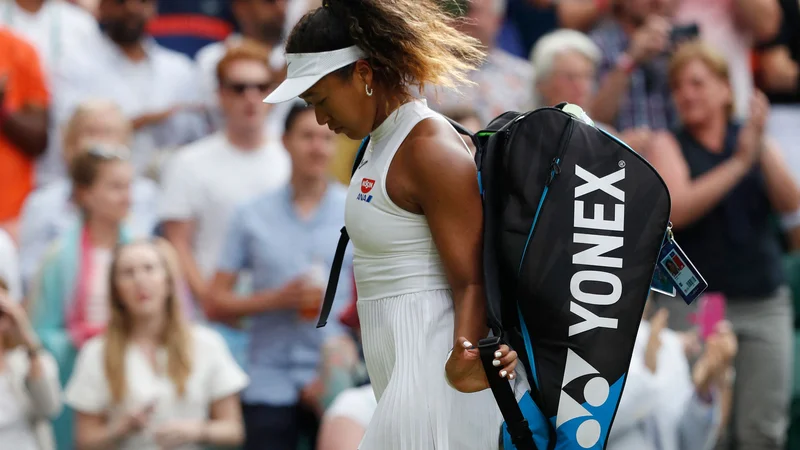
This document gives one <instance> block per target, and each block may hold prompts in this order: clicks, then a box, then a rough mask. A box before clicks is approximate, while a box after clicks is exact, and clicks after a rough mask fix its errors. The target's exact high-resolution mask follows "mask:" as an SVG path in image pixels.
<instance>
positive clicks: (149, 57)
mask: <svg viewBox="0 0 800 450" xmlns="http://www.w3.org/2000/svg"><path fill="white" fill-rule="evenodd" d="M157 7H158V5H157V1H156V0H101V1H100V5H99V9H98V13H99V18H98V19H99V22H100V27H101V30H102V31H103V33H102V34H101V35H100V36H99V38H98V39H96V40H95V42H87V45H86V47H85V51H84V54H83V55H81V57H80V58H76V60H75V61H74V62H73V63H72V64H70V65H69V66H68V67H65V68H64V70H63V71H62V72H61V73H60V74H59V75H60V76H59V77H58V81H57V85H56V88H55V89H54V93H55V96H56V98H55V104H56V106H55V108H56V112H55V114H56V120H57V122H56V124H59V125H60V124H62V123H63V120H65V119H66V118H67V117H69V115H70V114H71V112H72V110H73V109H74V108H75V106H76V105H78V104H80V103H81V102H83V101H85V100H86V99H87V98H89V97H100V98H105V99H108V100H113V101H114V102H116V103H117V104H118V105H120V107H121V108H122V110H123V112H124V113H125V115H126V116H127V117H128V118H130V119H131V120H132V121H133V126H134V132H135V135H134V141H133V145H132V161H133V164H134V166H135V168H136V170H137V172H138V173H139V174H141V173H144V172H145V171H146V170H147V169H150V168H151V166H152V165H153V164H154V163H157V162H158V159H157V156H159V150H163V149H170V148H175V147H178V146H181V145H184V144H187V143H190V142H192V141H194V140H196V139H198V138H200V137H202V136H204V135H205V134H207V131H208V126H207V121H206V119H205V116H204V114H203V113H202V107H201V99H200V98H199V97H198V94H197V92H196V88H195V81H196V80H195V78H196V73H197V72H196V69H195V67H194V65H193V63H192V61H191V59H189V58H188V57H186V56H185V55H182V54H180V53H177V52H175V51H172V50H168V49H166V48H164V47H162V46H160V45H159V44H157V43H156V42H155V41H154V40H153V38H152V37H150V36H148V35H147V34H146V32H145V29H146V25H147V23H148V22H149V20H150V19H151V18H152V17H153V16H154V15H155V14H156V11H157ZM52 141H53V142H52V144H53V145H56V146H57V145H59V141H60V140H59V139H54V140H52ZM53 145H51V149H50V150H49V152H50V155H53V154H54V155H57V156H58V155H61V151H60V149H54V148H53ZM48 156H49V155H48ZM59 159H60V158H59ZM59 166H60V167H59V168H58V169H60V170H54V171H53V172H54V173H53V174H54V175H61V174H63V164H60V163H59Z"/></svg>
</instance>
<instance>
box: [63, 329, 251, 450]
mask: <svg viewBox="0 0 800 450" xmlns="http://www.w3.org/2000/svg"><path fill="white" fill-rule="evenodd" d="M191 333H192V341H191V345H192V372H191V374H190V375H189V379H188V380H187V383H186V392H185V394H184V396H182V397H181V396H179V394H178V392H177V387H176V386H175V385H174V383H173V382H172V380H171V379H170V378H169V376H168V375H167V374H166V370H161V371H156V370H154V368H153V366H152V365H151V364H150V362H149V360H148V358H147V356H146V355H145V353H144V352H142V351H141V350H139V348H138V347H137V346H136V345H133V344H132V345H128V347H127V349H126V353H125V379H126V381H127V386H126V389H127V395H126V397H125V399H124V400H123V401H122V402H121V404H119V405H115V404H113V402H112V398H111V392H110V390H109V384H108V380H107V379H106V377H105V369H104V362H103V361H104V360H103V358H104V348H105V338H104V337H103V336H98V337H96V338H93V339H91V340H89V341H88V342H87V343H86V345H85V346H84V347H83V348H82V349H81V351H80V353H79V354H78V359H77V361H76V363H75V370H74V372H73V374H72V377H71V378H70V380H69V382H68V383H67V386H66V389H65V392H64V393H65V397H66V404H67V405H69V406H70V407H72V408H73V409H74V410H76V411H80V412H83V413H86V414H109V415H110V417H112V418H116V417H119V416H120V415H122V414H124V413H126V412H127V413H130V412H133V411H139V410H140V409H142V408H144V407H146V406H147V405H149V404H151V403H153V402H154V404H155V408H154V412H153V415H152V416H151V420H150V422H149V426H148V428H147V429H146V430H145V431H144V432H140V433H136V434H133V435H130V436H128V437H127V438H126V439H124V440H123V441H121V442H120V444H119V447H117V448H118V450H160V448H159V447H158V446H157V445H156V443H155V442H154V440H153V433H152V430H154V429H156V428H157V427H158V426H159V425H162V424H166V423H168V422H170V421H173V420H178V421H180V420H206V419H208V417H209V413H210V407H211V404H212V403H213V402H215V401H217V400H221V399H223V398H225V397H228V396H230V395H232V394H237V393H239V392H240V391H241V390H242V389H244V387H245V386H247V384H248V383H249V379H248V377H247V375H246V374H245V373H244V371H242V369H241V368H240V367H239V366H238V365H237V364H236V362H235V361H234V360H233V357H232V356H231V353H230V351H229V350H228V347H227V346H226V345H225V341H223V339H222V337H221V336H220V335H219V334H218V333H217V332H216V331H213V330H211V329H209V328H205V327H203V326H201V325H193V326H192V329H191ZM156 360H157V361H158V364H159V365H161V366H162V367H166V362H167V361H166V350H164V349H161V350H159V352H158V354H157V357H156ZM201 448H202V447H200V446H196V445H189V446H184V447H181V450H195V449H196V450H200V449H201Z"/></svg>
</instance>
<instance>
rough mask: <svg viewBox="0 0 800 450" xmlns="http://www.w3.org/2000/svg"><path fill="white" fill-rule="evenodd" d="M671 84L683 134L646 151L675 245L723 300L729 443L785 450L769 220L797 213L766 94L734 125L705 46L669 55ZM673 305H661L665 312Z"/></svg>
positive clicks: (784, 345) (723, 67)
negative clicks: (771, 134)
mask: <svg viewBox="0 0 800 450" xmlns="http://www.w3.org/2000/svg"><path fill="white" fill-rule="evenodd" d="M668 75H669V82H670V86H671V89H672V95H673V99H674V101H675V105H676V107H677V110H678V114H679V116H680V119H681V121H682V125H681V127H680V128H678V129H677V130H675V136H674V137H673V136H671V135H669V136H660V137H659V139H658V141H657V142H654V143H653V146H654V148H656V149H657V150H658V151H654V152H652V154H651V155H650V161H651V162H652V163H653V165H654V166H655V168H656V169H657V170H658V171H659V173H660V174H661V176H662V177H663V178H664V181H665V182H666V184H667V186H668V187H669V191H670V195H671V197H672V217H671V218H672V223H673V225H674V229H675V236H676V240H677V241H678V242H680V244H681V247H682V248H683V250H685V251H686V253H687V254H688V255H690V257H691V258H692V262H694V263H695V265H696V266H697V268H698V270H699V271H700V273H702V274H703V276H704V277H705V279H706V281H707V282H708V285H709V286H708V292H714V293H721V294H722V295H724V296H725V297H726V298H727V308H726V311H727V316H728V317H727V319H728V320H729V321H730V322H731V323H732V326H733V331H734V333H735V334H736V337H737V339H738V347H739V351H738V354H737V355H736V359H735V370H736V379H735V384H734V404H733V418H734V419H733V429H734V430H735V433H736V436H735V440H736V441H737V442H738V445H739V448H759V449H779V448H783V445H784V443H785V438H786V430H787V425H788V417H787V414H788V411H789V399H790V398H791V381H792V376H791V372H792V348H793V339H792V333H793V324H792V317H794V315H793V314H792V300H791V295H790V292H789V289H788V287H787V285H786V274H785V272H784V269H783V266H782V250H781V245H780V242H779V239H778V236H777V233H775V230H774V229H773V226H772V220H771V219H772V217H773V216H776V215H781V214H787V213H793V212H795V211H796V210H797V209H798V208H800V189H799V188H798V186H797V183H796V182H795V180H794V179H793V177H792V175H791V174H790V172H789V170H788V167H787V165H786V164H785V162H784V161H783V158H782V157H781V152H780V149H779V148H778V147H777V145H776V144H775V142H774V141H772V140H771V139H769V138H768V137H767V136H766V135H765V133H764V126H765V121H766V117H767V112H768V102H767V99H766V97H765V96H764V94H762V93H760V92H757V93H756V94H755V95H754V96H753V98H752V100H751V102H750V113H749V117H748V119H747V121H745V122H744V123H740V122H739V121H737V120H736V119H734V116H733V109H734V108H733V102H734V96H733V91H732V89H731V85H730V80H729V76H728V64H727V62H726V61H725V59H724V57H722V56H721V55H720V54H719V53H717V52H716V51H715V50H714V49H713V48H710V47H708V46H707V44H704V43H702V42H693V43H687V44H684V45H683V46H681V47H680V49H679V50H678V51H677V52H676V53H675V55H674V56H673V58H672V61H671V63H670V66H669V72H668ZM676 303H679V302H675V301H674V299H668V301H667V302H665V304H664V306H667V307H669V305H675V304H676ZM683 311H684V314H683V315H684V316H685V309H683ZM676 315H677V314H672V315H671V317H672V316H676ZM671 328H676V329H678V331H681V326H679V325H678V326H671Z"/></svg>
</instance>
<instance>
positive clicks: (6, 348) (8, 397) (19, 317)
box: [0, 278, 61, 450]
mask: <svg viewBox="0 0 800 450" xmlns="http://www.w3.org/2000/svg"><path fill="white" fill-rule="evenodd" d="M60 396H61V385H60V384H59V382H58V366H57V365H56V362H55V361H54V360H53V357H52V356H51V355H50V354H49V353H48V352H47V351H46V350H44V349H43V348H42V346H41V343H40V342H39V337H38V336H37V335H36V332H35V331H33V327H32V326H31V324H30V321H29V320H28V316H27V314H26V313H25V310H24V309H23V308H22V306H20V305H19V304H18V303H17V302H15V301H14V300H12V299H11V298H9V292H8V285H7V284H6V282H5V280H4V279H2V278H0V442H2V443H3V448H9V449H14V450H52V449H53V448H54V444H53V437H52V434H51V433H52V430H51V428H50V424H49V422H48V420H49V419H52V418H54V417H55V416H57V415H58V413H59V412H60V410H61V398H60Z"/></svg>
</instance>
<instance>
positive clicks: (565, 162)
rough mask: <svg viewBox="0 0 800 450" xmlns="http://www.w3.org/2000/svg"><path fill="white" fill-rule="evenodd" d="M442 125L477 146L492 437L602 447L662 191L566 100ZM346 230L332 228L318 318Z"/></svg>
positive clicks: (331, 288)
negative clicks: (524, 385) (510, 370)
mask: <svg viewBox="0 0 800 450" xmlns="http://www.w3.org/2000/svg"><path fill="white" fill-rule="evenodd" d="M451 123H452V124H453V126H454V127H455V128H456V129H457V130H458V131H459V132H460V133H461V134H463V135H465V136H468V137H469V138H470V139H472V140H473V142H474V143H475V145H476V147H477V149H478V151H477V153H476V157H475V162H476V164H477V168H478V176H479V184H480V187H481V195H482V198H483V210H484V255H483V257H484V261H483V266H484V271H485V273H484V277H485V280H484V282H485V289H486V295H487V301H488V308H487V310H488V319H489V326H490V328H491V329H492V337H489V338H487V339H483V340H482V341H481V342H480V343H479V348H480V350H481V359H482V362H483V364H484V366H485V369H486V373H487V376H488V379H489V384H490V386H491V389H492V392H493V394H494V396H495V399H496V401H497V403H498V406H499V407H500V410H501V411H502V413H503V417H504V419H505V422H504V424H503V426H502V429H501V430H500V445H501V447H502V448H504V450H511V449H517V450H579V449H595V450H602V449H604V448H605V445H606V442H607V439H608V432H609V430H610V428H611V425H612V422H613V420H614V415H615V414H616V410H617V407H618V405H619V401H620V396H621V394H622V391H623V388H624V386H625V377H626V374H627V371H628V366H629V364H630V360H631V356H632V353H633V346H634V342H635V340H636V334H637V330H638V328H639V323H640V321H641V317H642V313H643V311H644V305H645V301H646V299H647V296H648V293H649V290H650V282H651V279H652V278H653V273H654V270H655V267H656V261H657V258H658V255H659V251H660V249H661V247H662V243H663V242H664V239H665V235H666V232H667V228H668V224H669V214H670V197H669V192H668V191H667V187H666V185H665V184H664V182H663V181H662V180H661V178H660V177H659V175H658V174H657V173H656V171H655V169H653V167H652V166H650V164H648V163H647V161H645V160H644V158H642V157H641V156H639V155H638V154H637V153H636V152H634V151H633V150H632V149H631V148H630V147H628V146H627V145H625V144H624V143H622V142H621V141H619V140H618V139H616V138H614V137H613V136H611V135H610V134H608V133H606V132H604V131H602V130H600V129H599V128H597V127H595V126H594V125H593V124H592V123H591V120H590V119H589V118H588V117H587V116H586V115H585V114H584V113H583V111H581V110H580V108H577V107H575V106H574V105H568V104H562V105H558V106H556V107H553V108H541V109H537V110H534V111H530V112H526V113H516V112H507V113H505V114H503V115H501V116H499V117H497V118H496V119H495V120H494V121H492V122H491V123H490V124H489V126H488V127H487V128H486V129H485V130H483V131H480V132H479V133H476V134H474V135H473V134H471V133H469V132H468V131H466V130H465V129H464V128H463V127H461V126H460V125H459V124H457V123H454V122H451ZM368 139H369V138H366V139H365V140H364V142H362V146H361V148H360V150H359V153H358V156H357V157H356V161H355V164H354V165H353V171H355V169H356V168H357V167H358V164H359V162H360V160H361V157H362V156H363V151H364V148H365V147H366V143H367V141H368ZM348 240H349V237H348V235H347V230H346V229H345V228H342V235H341V238H340V240H339V246H338V248H337V252H336V257H335V260H334V265H333V267H332V270H331V276H330V279H329V283H328V289H327V292H326V295H325V301H324V303H323V308H322V312H321V316H320V320H319V322H318V324H317V326H318V327H321V326H324V325H325V322H326V321H327V317H328V314H329V313H330V310H331V305H332V302H333V296H334V294H335V290H336V286H337V285H338V278H339V271H340V270H341V263H342V259H343V257H344V252H345V248H346V246H347V243H348ZM503 342H505V343H507V344H508V345H510V346H511V347H512V348H514V349H515V350H517V353H518V354H519V357H520V361H521V362H522V364H523V365H524V368H525V371H526V373H527V376H528V381H529V384H530V386H531V389H530V391H529V392H527V393H526V394H525V395H524V396H523V397H522V398H521V399H519V400H518V399H517V398H516V397H515V395H514V393H513V391H512V389H511V386H510V384H509V382H508V380H506V379H503V378H500V376H499V375H498V374H497V371H496V370H494V368H493V366H492V360H493V359H494V357H493V354H494V352H495V350H496V349H497V347H498V346H499V345H500V344H501V343H503Z"/></svg>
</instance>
